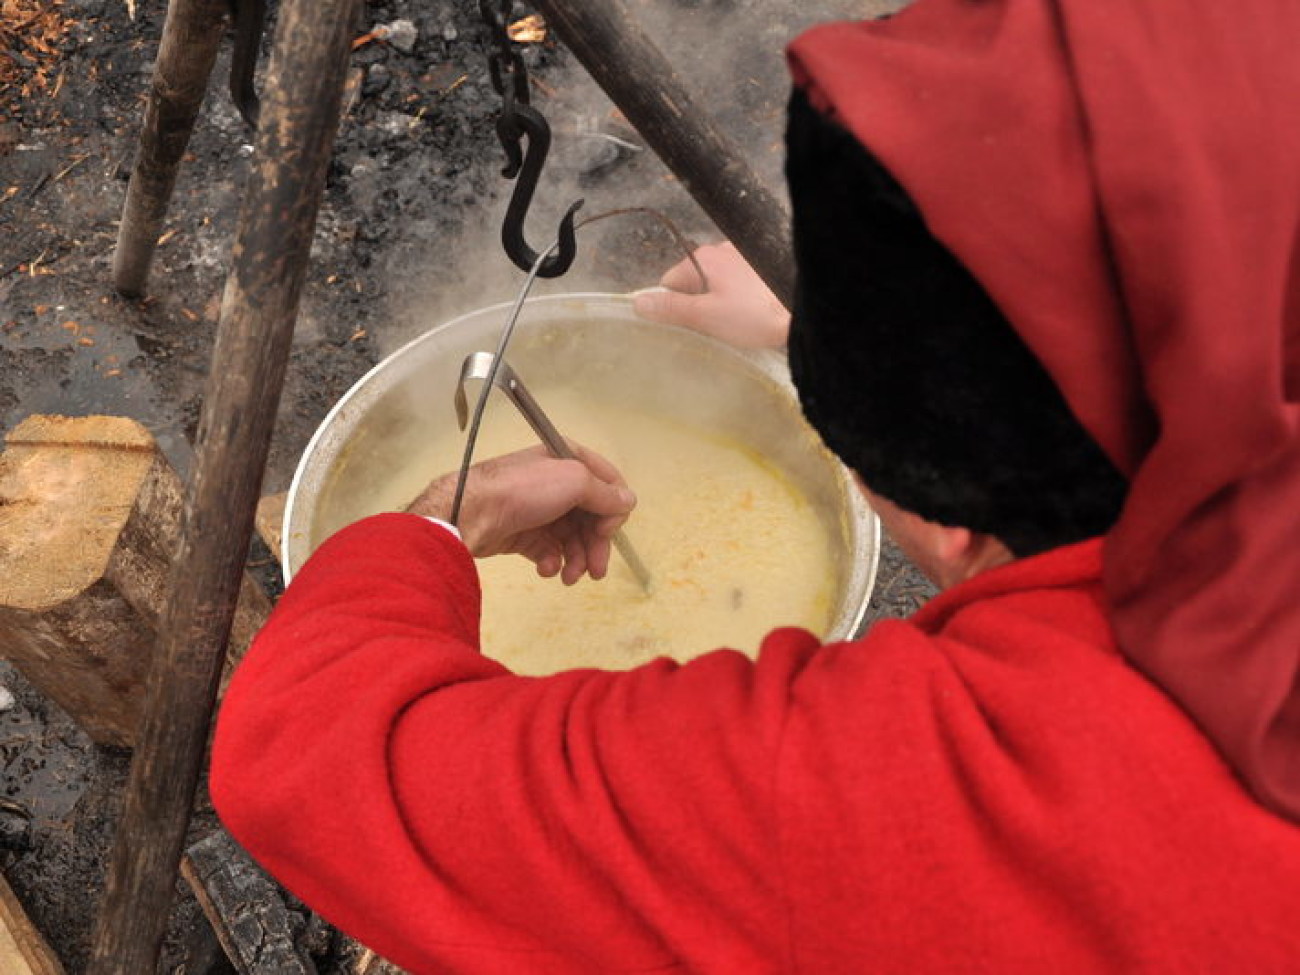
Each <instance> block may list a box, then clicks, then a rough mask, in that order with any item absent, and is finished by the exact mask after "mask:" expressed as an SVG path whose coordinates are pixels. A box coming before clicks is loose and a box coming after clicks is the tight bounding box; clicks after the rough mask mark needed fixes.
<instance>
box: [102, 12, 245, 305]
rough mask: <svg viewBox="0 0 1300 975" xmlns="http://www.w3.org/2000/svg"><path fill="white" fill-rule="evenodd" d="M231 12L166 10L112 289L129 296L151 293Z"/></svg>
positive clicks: (119, 236) (123, 209) (118, 236)
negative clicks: (171, 205) (156, 259)
mask: <svg viewBox="0 0 1300 975" xmlns="http://www.w3.org/2000/svg"><path fill="white" fill-rule="evenodd" d="M229 11H230V0H171V3H170V4H168V6H167V20H166V21H165V22H164V23H163V33H162V40H161V41H160V42H159V44H158V60H157V61H156V62H155V64H154V69H153V80H152V82H151V83H150V86H149V101H148V103H147V105H146V106H145V111H144V126H143V127H142V128H141V129H140V145H139V148H138V149H137V150H136V157H135V168H134V169H133V170H132V171H131V182H130V184H129V185H128V186H127V190H126V203H125V205H124V206H123V208H122V223H121V226H120V227H119V228H118V232H117V250H116V251H115V252H114V254H113V284H114V286H115V287H116V288H117V290H118V291H120V292H121V293H122V294H124V295H130V296H135V295H139V294H141V293H142V292H143V291H144V285H145V280H146V279H147V278H148V277H149V265H150V263H151V262H152V261H153V252H154V250H155V249H156V248H157V246H158V234H159V233H160V232H161V231H162V225H163V220H164V219H165V218H166V216H167V204H168V202H169V201H170V200H171V197H172V190H173V189H174V188H175V186H176V172H177V170H178V169H179V168H180V165H181V156H183V155H184V154H185V147H186V146H187V145H188V144H189V141H190V133H191V132H192V131H194V120H195V119H196V118H198V114H199V108H200V106H202V104H203V93H204V92H205V91H206V90H207V87H208V77H209V75H211V74H212V65H213V63H214V62H215V61H216V58H217V46H218V45H219V44H220V43H221V35H222V33H223V32H224V27H225V21H226V16H227V14H228V13H229Z"/></svg>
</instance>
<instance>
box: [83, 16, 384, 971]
mask: <svg viewBox="0 0 1300 975" xmlns="http://www.w3.org/2000/svg"><path fill="white" fill-rule="evenodd" d="M361 5H362V0H285V2H284V3H283V4H282V6H281V7H280V14H279V18H280V19H279V26H278V29H277V31H276V43H275V48H274V52H273V54H272V57H271V65H270V71H269V76H268V80H267V84H266V92H267V97H266V98H265V101H264V104H263V107H262V118H261V131H260V132H259V133H258V138H257V149H256V165H255V167H254V170H253V172H252V174H251V176H250V179H249V185H248V189H247V193H246V195H245V198H244V204H243V208H242V210H241V213H240V219H239V228H238V237H237V240H236V243H235V249H234V255H233V268H232V270H231V274H230V277H229V279H228V280H227V283H226V292H225V296H224V299H223V301H222V307H221V322H220V326H219V328H218V332H217V340H216V346H215V348H214V350H213V356H212V365H211V371H210V374H209V379H208V388H207V393H206V396H205V398H204V403H203V415H202V418H201V420H200V425H199V438H198V448H197V454H196V459H195V464H196V466H195V469H194V471H193V475H192V480H191V483H190V485H189V491H188V496H187V498H186V505H185V514H184V518H183V523H182V532H181V544H180V550H179V554H178V556H177V559H176V562H175V572H174V577H173V578H174V587H173V589H172V592H171V597H170V599H169V601H168V603H167V608H166V610H165V612H164V614H163V621H162V624H161V627H160V632H159V653H158V655H157V657H156V658H155V659H156V661H157V662H156V663H155V665H154V668H153V671H152V672H151V674H150V678H149V685H148V691H147V697H146V701H145V711H144V719H143V723H142V727H141V729H140V734H139V744H138V745H137V747H136V751H135V757H134V760H133V762H132V765H131V777H130V781H129V782H128V785H127V796H126V807H125V810H124V812H123V814H122V821H121V823H120V824H119V825H118V830H117V835H116V838H115V845H114V850H113V861H112V864H111V867H110V871H109V877H108V889H107V892H106V893H105V896H104V901H103V904H102V907H101V911H100V915H99V918H98V923H97V926H96V930H95V942H94V948H93V954H92V958H91V963H90V967H89V972H90V973H91V975H145V973H151V972H153V971H154V970H155V968H156V966H157V959H158V950H159V946H160V944H161V942H162V936H163V933H164V930H165V927H166V922H167V916H168V908H169V906H170V904H171V901H172V893H173V889H174V887H175V883H176V876H177V868H178V866H179V863H180V856H181V847H182V844H183V842H184V837H185V830H186V827H187V825H188V824H189V817H190V811H191V807H192V806H193V802H194V793H195V789H196V786H197V783H198V776H199V771H200V768H201V765H202V762H203V758H204V748H205V744H206V741H207V735H208V727H209V725H210V723H211V718H212V710H213V704H214V700H215V697H216V690H217V682H218V678H219V676H220V671H221V662H222V658H223V656H224V651H225V646H226V638H227V634H228V632H229V629H230V623H231V617H232V614H233V611H234V608H235V599H236V595H237V593H238V588H239V582H240V579H241V576H242V571H243V565H244V560H245V558H246V556H247V552H248V544H249V539H250V537H251V532H252V526H253V513H254V508H255V506H256V503H257V497H258V490H259V487H260V484H261V479H262V468H263V466H264V464H265V461H266V455H267V450H268V448H269V445H270V440H271V430H272V425H273V422H274V420H275V413H276V407H277V405H278V404H279V399H280V389H281V386H282V383H283V380H284V373H285V367H286V364H287V362H288V357H289V346H290V341H291V339H292V337H293V323H294V318H295V316H296V315H297V311H298V299H299V296H300V294H301V292H302V284H303V278H304V275H305V272H306V267H307V261H308V257H309V253H310V250H311V242H312V237H313V231H314V229H315V224H316V213H317V210H318V208H319V206H320V200H321V194H322V192H323V189H324V184H325V173H326V167H327V165H328V162H329V159H330V153H331V151H332V149H333V145H334V135H335V132H336V130H337V129H338V122H339V110H340V103H341V97H342V91H343V80H344V76H345V71H346V67H347V55H348V51H349V45H350V42H351V40H352V36H353V33H354V30H355V25H356V23H357V18H358V15H359V13H360V8H361Z"/></svg>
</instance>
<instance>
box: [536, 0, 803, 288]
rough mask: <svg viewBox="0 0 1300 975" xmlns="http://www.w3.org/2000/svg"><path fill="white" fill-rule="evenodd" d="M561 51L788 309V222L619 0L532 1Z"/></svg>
mask: <svg viewBox="0 0 1300 975" xmlns="http://www.w3.org/2000/svg"><path fill="white" fill-rule="evenodd" d="M534 5H535V6H536V7H537V8H538V9H539V10H541V11H542V12H543V13H544V14H545V15H546V22H547V23H548V24H549V25H550V26H551V27H553V28H554V29H555V32H556V34H557V35H558V36H559V38H560V40H562V41H563V42H564V44H565V46H566V47H568V48H569V49H570V50H572V51H573V53H574V54H575V55H576V56H577V58H578V60H579V61H581V62H582V65H583V67H585V68H586V69H587V71H588V72H589V73H590V74H591V76H592V77H593V78H594V79H595V80H596V83H597V84H599V85H600V87H601V88H603V89H604V90H605V93H606V94H607V95H609V97H610V98H611V99H612V100H613V102H614V104H615V105H617V106H618V107H619V109H620V110H621V111H622V112H623V114H624V115H625V116H627V120H628V121H629V122H631V123H632V125H633V126H635V127H636V129H637V131H638V132H640V133H641V135H642V136H644V137H645V140H646V142H648V143H649V144H650V148H651V149H653V150H654V151H655V152H656V153H657V154H658V156H659V158H661V159H662V160H663V161H664V163H665V164H666V165H667V166H668V168H669V169H671V170H672V171H673V172H674V173H675V174H676V175H677V178H678V179H680V180H681V181H682V183H683V185H685V187H686V189H687V190H688V191H690V194H691V195H692V196H693V197H694V198H695V201H696V202H697V203H699V205H700V206H701V207H702V208H703V209H704V211H705V212H706V213H707V214H708V215H709V217H710V218H711V219H712V220H713V222H714V223H716V224H717V225H718V228H719V229H720V230H721V231H722V232H723V233H724V234H726V235H727V236H728V237H729V238H730V239H731V241H732V242H733V243H734V244H735V245H736V247H737V248H738V249H739V250H740V252H741V253H742V254H743V255H744V256H745V258H746V260H748V261H749V263H750V264H751V265H753V267H754V270H756V271H757V272H758V273H759V275H760V276H761V277H762V278H763V280H764V281H766V282H767V285H768V287H770V288H771V289H772V291H773V292H774V293H775V294H776V296H777V297H778V298H780V299H781V301H782V303H783V304H785V306H786V307H787V308H789V307H790V304H791V301H792V300H793V297H794V257H793V254H792V251H791V244H790V231H789V227H790V218H789V214H788V213H787V211H786V208H785V206H784V204H782V202H781V201H780V200H779V199H778V198H777V197H775V196H774V195H773V194H772V193H771V192H770V191H769V190H768V188H767V187H766V186H765V185H764V184H763V182H762V181H761V180H760V179H759V178H758V176H757V175H755V173H754V172H753V170H752V169H750V167H749V166H748V164H746V162H745V156H744V154H743V153H742V152H741V150H740V148H739V147H738V146H736V145H735V143H734V142H732V141H731V140H730V139H729V138H727V137H726V136H725V135H724V134H723V133H722V132H721V130H719V129H718V127H717V126H716V125H715V124H714V123H713V121H712V119H710V118H709V116H708V114H707V113H706V112H704V111H703V110H702V109H701V108H700V107H699V106H698V105H697V104H696V100H695V98H694V97H693V96H692V95H691V93H690V91H689V90H688V89H687V87H686V85H685V84H684V83H683V82H682V79H681V77H680V75H678V73H677V72H676V71H674V70H673V67H672V65H671V64H669V63H668V61H667V59H665V58H664V56H663V54H662V53H660V51H659V48H658V47H656V46H655V44H654V42H653V41H651V40H650V38H649V37H648V36H647V35H646V34H645V33H644V32H643V31H642V30H641V28H640V27H638V26H637V24H636V22H635V21H634V20H633V19H632V17H631V16H630V15H629V14H628V12H627V8H626V6H625V4H624V3H623V2H622V0H534Z"/></svg>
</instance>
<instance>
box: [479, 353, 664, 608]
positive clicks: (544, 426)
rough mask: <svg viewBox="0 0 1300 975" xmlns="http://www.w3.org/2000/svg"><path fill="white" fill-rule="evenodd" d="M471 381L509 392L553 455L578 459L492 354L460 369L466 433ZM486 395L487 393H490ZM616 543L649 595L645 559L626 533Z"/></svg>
mask: <svg viewBox="0 0 1300 975" xmlns="http://www.w3.org/2000/svg"><path fill="white" fill-rule="evenodd" d="M494 367H495V368H494ZM469 380H479V381H481V382H487V383H492V384H494V385H496V387H497V388H498V389H500V390H501V391H502V392H503V393H505V394H506V397H507V398H508V399H509V400H510V402H511V403H513V404H514V405H515V408H516V409H517V410H518V411H519V412H520V414H522V416H523V418H524V419H525V420H527V421H528V425H529V426H530V427H532V428H533V432H534V433H536V434H537V436H538V438H539V439H540V440H541V441H542V443H543V444H545V445H546V449H547V450H549V451H550V452H551V455H552V456H554V457H562V458H566V459H568V458H574V457H576V456H577V455H576V454H574V452H573V451H572V450H571V449H570V448H569V445H568V443H567V442H566V441H565V439H564V438H563V437H562V436H560V431H559V430H557V429H556V428H555V424H554V423H552V422H551V419H550V417H548V416H547V415H546V413H545V412H544V411H543V410H542V408H541V406H540V405H538V403H537V400H535V399H533V395H532V393H530V392H528V387H526V386H525V385H524V384H523V382H522V381H521V380H520V379H519V376H518V375H516V374H515V371H514V370H513V369H511V368H510V364H509V363H508V362H506V361H505V360H504V359H502V360H501V361H500V362H498V361H497V357H496V356H495V355H493V354H492V353H491V352H471V353H470V354H469V355H468V356H466V357H465V362H464V363H463V364H462V365H461V367H460V382H459V383H457V385H456V421H457V422H458V423H459V424H460V428H461V429H462V430H464V429H465V425H466V424H467V423H468V422H469V400H468V399H467V398H466V396H465V383H466V382H467V381H469ZM489 388H490V387H489ZM484 392H485V393H486V390H485V391H484ZM613 542H614V547H615V548H616V549H618V554H619V555H621V556H623V561H625V562H626V563H627V565H628V568H629V569H631V570H632V575H634V576H636V580H637V582H639V583H640V584H641V588H642V589H643V590H645V591H646V592H647V593H648V592H649V591H650V573H649V572H648V571H647V570H646V567H645V563H644V562H642V561H641V557H640V556H639V555H637V553H636V549H635V548H633V547H632V543H631V542H630V541H629V540H628V537H627V535H626V533H624V531H623V530H622V529H619V530H618V531H617V532H615V533H614V538H613Z"/></svg>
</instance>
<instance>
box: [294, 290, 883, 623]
mask: <svg viewBox="0 0 1300 975" xmlns="http://www.w3.org/2000/svg"><path fill="white" fill-rule="evenodd" d="M510 307H511V305H510V303H506V304H501V305H496V306H493V307H490V308H483V309H480V310H478V311H474V312H470V313H469V314H467V315H462V316H461V317H459V318H456V319H453V320H452V321H449V322H446V323H445V324H443V325H440V326H438V327H436V328H434V329H433V330H431V331H429V332H427V333H425V334H424V335H422V336H420V337H419V338H417V339H415V340H414V341H413V342H410V343H409V344H407V345H405V346H403V347H402V348H401V349H399V350H398V351H396V352H394V353H393V354H392V355H390V356H389V357H388V358H386V359H385V360H384V361H383V362H381V363H379V365H377V366H375V368H374V369H372V370H370V372H368V373H367V374H366V375H365V376H363V377H362V378H361V379H360V380H359V381H358V382H357V383H356V385H354V386H353V387H352V388H351V389H350V390H348V392H347V393H346V395H344V396H343V398H342V399H341V400H339V402H338V403H337V404H336V405H335V406H334V408H333V409H332V410H331V411H330V413H329V415H328V416H326V417H325V420H324V422H323V423H322V424H321V426H320V429H318V430H317V431H316V434H315V436H314V437H313V438H312V440H311V443H309V444H308V446H307V450H306V452H305V453H304V454H303V457H302V460H301V461H300V462H299V465H298V470H297V473H296V474H295V476H294V479H293V484H292V486H291V487H290V490H289V499H288V505H287V507H286V509H285V516H284V537H283V543H282V544H283V551H282V556H283V558H282V562H283V565H284V576H285V581H286V582H287V581H288V579H289V578H290V577H291V576H292V574H293V573H294V572H295V571H296V570H297V568H298V567H299V566H300V565H301V564H302V563H303V561H305V559H306V558H307V556H308V555H309V554H310V553H311V552H312V550H313V549H315V548H316V546H317V545H319V544H320V543H321V542H322V541H323V540H324V539H325V538H327V537H328V536H329V535H330V534H332V533H333V532H335V531H337V530H338V529H339V528H342V527H343V526H344V525H345V524H346V523H347V522H349V521H351V520H353V519H355V518H357V517H360V516H362V515H366V514H373V513H376V512H377V511H379V510H382V505H381V504H373V505H372V504H371V503H370V498H371V496H372V495H373V494H375V493H376V492H375V486H376V485H378V484H382V483H383V481H384V479H385V478H386V477H389V476H391V475H392V474H393V472H396V471H398V470H400V469H401V467H402V465H403V464H404V463H407V462H408V459H409V457H410V456H412V454H413V453H416V452H418V448H419V446H420V445H421V444H422V443H424V442H427V438H430V437H439V438H441V437H459V436H460V434H459V432H458V431H457V429H456V419H455V413H454V410H453V408H452V397H453V393H454V390H455V388H456V383H457V380H458V378H459V374H460V366H461V362H462V361H463V360H464V358H465V356H466V355H468V354H469V353H471V352H475V351H478V350H480V349H485V350H491V349H494V348H495V347H496V342H497V339H498V337H499V335H500V332H501V329H502V327H503V325H504V323H505V320H506V317H507V314H508V311H509V309H510ZM507 359H508V361H509V362H510V363H511V364H512V365H513V366H514V367H515V368H516V369H518V371H519V373H520V374H521V375H522V376H524V377H526V378H527V381H528V383H529V385H530V386H533V387H534V391H535V392H536V391H537V388H538V387H542V388H544V385H543V382H542V379H543V377H544V380H545V382H546V383H560V384H566V385H572V386H575V387H577V388H579V389H582V390H584V391H590V392H591V395H592V397H593V400H597V401H606V402H617V403H624V404H626V405H628V406H630V407H633V408H636V409H640V410H646V411H651V412H654V413H657V414H661V415H669V416H672V417H675V418H680V419H681V420H684V421H686V422H688V423H694V424H697V425H704V426H706V427H707V428H708V429H709V430H711V431H712V432H715V433H717V434H719V435H721V436H725V437H729V438H731V439H733V440H735V441H737V442H739V443H741V444H743V445H745V446H747V447H750V448H751V449H753V450H754V451H756V452H757V453H759V454H761V455H762V456H764V457H766V458H767V459H768V460H770V461H771V462H772V463H773V464H775V465H776V466H777V467H778V469H780V470H782V471H783V472H784V474H785V475H786V476H787V477H788V478H789V479H790V481H791V482H792V483H793V484H794V485H795V486H796V487H798V488H799V489H801V490H802V491H803V492H804V493H805V495H807V496H808V498H809V499H810V500H811V501H812V502H813V504H814V506H815V507H816V508H817V510H818V511H819V512H820V514H821V516H822V517H823V518H824V520H825V523H826V525H827V527H828V529H829V530H830V532H831V537H832V538H834V539H836V540H837V541H838V543H839V544H838V546H837V549H838V551H839V553H840V559H839V561H838V563H837V564H836V565H835V566H834V568H833V571H834V572H835V573H836V575H837V580H836V582H837V584H836V586H835V590H834V591H835V592H837V593H838V599H837V601H836V603H835V606H834V610H833V612H832V614H831V620H832V623H831V628H830V630H829V632H828V633H827V634H826V638H827V639H828V640H838V639H845V638H848V637H850V636H852V635H854V634H855V633H856V632H857V631H858V629H859V627H860V626H861V623H862V619H863V616H864V614H865V612H866V606H867V601H868V598H869V597H870V595H871V588H872V585H873V584H874V582H875V575H876V565H877V561H878V558H879V550H880V527H879V522H878V520H877V519H876V516H875V514H874V513H873V512H872V511H871V510H870V508H869V507H868V506H867V505H866V503H865V502H864V501H863V499H862V496H861V494H860V493H859V492H858V491H857V490H856V488H855V487H854V485H853V483H852V481H851V480H850V478H849V476H848V473H847V471H846V470H845V468H844V467H843V466H842V465H840V464H839V463H838V462H837V461H836V460H835V458H834V457H833V456H832V455H831V454H829V453H828V452H827V451H826V450H825V448H824V447H822V445H821V443H820V441H819V440H818V438H817V436H816V434H815V433H814V432H813V431H812V430H811V428H809V427H808V426H807V424H806V423H805V422H804V420H803V417H802V415H801V413H800V410H799V405H798V401H797V399H796V397H795V394H794V389H793V387H792V386H791V385H790V381H789V378H788V376H789V373H788V370H787V369H786V365H785V360H784V359H783V358H782V357H781V356H780V355H777V354H775V353H749V352H741V351H738V350H737V349H734V348H732V347H731V346H728V345H725V344H723V343H721V342H718V341H715V340H713V339H710V338H707V337H705V336H701V335H698V334H696V333H694V332H690V331H687V330H684V329H678V328H671V327H668V326H664V325H658V324H654V323H650V322H647V321H645V320H643V319H641V318H639V317H638V316H637V315H636V313H635V312H634V311H633V310H632V302H631V300H630V298H629V297H628V296H626V295H607V294H572V295H553V296H549V297H539V298H533V299H531V300H529V301H528V302H527V303H526V304H525V306H524V308H523V311H522V313H521V315H520V319H519V325H518V328H517V331H516V332H515V335H514V338H513V339H512V342H511V346H510V349H509V351H508V353H507ZM539 398H541V397H540V396H539ZM543 402H545V401H544V400H543ZM460 442H462V443H463V440H462V441H460ZM634 487H635V485H634Z"/></svg>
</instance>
